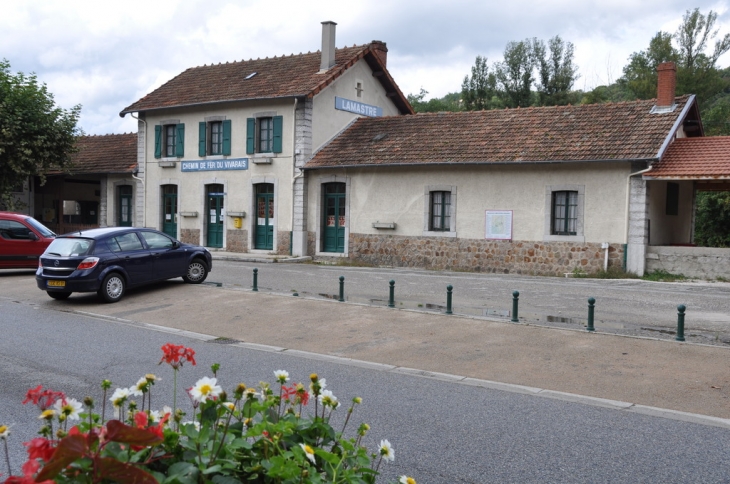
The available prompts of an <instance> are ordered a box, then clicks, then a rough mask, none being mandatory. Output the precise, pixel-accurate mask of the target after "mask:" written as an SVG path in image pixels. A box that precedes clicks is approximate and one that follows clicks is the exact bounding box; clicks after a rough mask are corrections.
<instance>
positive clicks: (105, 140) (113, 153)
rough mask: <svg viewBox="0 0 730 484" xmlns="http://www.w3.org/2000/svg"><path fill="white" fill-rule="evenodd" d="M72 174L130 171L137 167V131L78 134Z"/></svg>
mask: <svg viewBox="0 0 730 484" xmlns="http://www.w3.org/2000/svg"><path fill="white" fill-rule="evenodd" d="M76 146H77V147H78V148H79V151H78V152H77V153H74V154H73V155H72V157H71V158H72V160H73V165H72V167H71V169H70V170H69V171H70V172H71V174H72V175H80V174H92V173H93V174H106V173H132V172H133V171H134V170H135V169H136V168H137V133H125V134H105V135H100V136H79V138H78V139H77V141H76Z"/></svg>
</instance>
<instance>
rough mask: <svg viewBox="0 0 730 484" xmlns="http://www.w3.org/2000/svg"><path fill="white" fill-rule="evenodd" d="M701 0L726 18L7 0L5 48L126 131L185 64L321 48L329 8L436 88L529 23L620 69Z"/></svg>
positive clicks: (469, 2)
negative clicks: (151, 95) (129, 110)
mask: <svg viewBox="0 0 730 484" xmlns="http://www.w3.org/2000/svg"><path fill="white" fill-rule="evenodd" d="M695 7H699V8H700V10H701V12H702V13H704V14H706V13H707V12H709V11H710V10H714V11H715V12H717V13H718V27H719V29H720V33H721V34H725V33H728V32H730V10H729V5H728V1H727V0H725V1H717V0H695V2H694V3H692V4H689V3H687V1H686V0H684V1H681V0H611V1H605V0H533V1H527V0H508V1H494V0H490V1H485V0H464V1H462V0H450V1H447V0H370V1H367V2H362V1H343V0H333V1H330V0H322V1H320V0H310V1H308V2H302V1H296V0H294V1H290V0H283V1H277V0H268V1H264V0H247V1H225V0H218V1H215V2H213V1H210V0H185V1H182V0H180V1H175V0H145V1H139V0H123V1H117V2H106V1H98V0H94V1H85V0H65V1H63V2H59V1H57V0H33V1H30V0H14V1H12V2H11V1H6V2H3V11H2V14H1V15H0V58H5V59H7V60H8V61H9V62H10V64H11V70H12V71H21V72H25V73H30V72H35V73H36V74H37V76H38V78H39V79H40V80H41V81H42V82H45V83H46V84H47V85H48V88H49V89H50V91H51V92H53V93H54V95H55V99H56V102H57V103H58V104H59V105H60V106H62V107H64V108H70V107H71V106H74V105H76V104H81V105H82V116H81V121H80V124H81V127H82V129H83V130H84V131H85V132H86V133H88V134H106V133H123V132H131V131H135V130H136V122H135V121H134V120H132V119H131V118H130V116H127V117H126V118H124V119H122V118H120V117H119V112H120V111H121V110H122V109H123V108H125V107H126V106H128V105H130V104H132V103H133V102H134V101H136V100H138V99H139V98H141V97H142V96H144V95H145V94H147V93H148V92H150V91H151V90H153V89H155V88H157V87H159V86H160V85H161V84H163V83H164V82H166V81H168V80H169V79H171V78H172V77H174V76H175V75H177V74H179V73H180V72H182V71H183V70H185V69H186V68H188V67H193V66H198V65H203V64H210V63H218V62H226V61H234V60H241V59H250V58H256V57H267V56H275V55H288V54H291V53H294V54H297V53H299V52H307V51H316V50H319V48H320V46H321V31H322V27H321V25H320V22H322V21H324V20H332V21H334V22H337V34H336V37H337V46H338V47H343V46H351V45H354V44H364V43H367V42H369V41H371V40H382V41H384V42H386V43H387V45H388V49H389V52H388V69H389V70H390V72H391V74H392V75H393V77H394V79H395V80H396V82H397V83H398V85H399V86H400V88H401V90H402V91H403V92H404V93H406V94H409V93H418V92H419V90H420V89H421V88H424V89H425V90H427V91H428V92H429V96H428V97H427V98H430V97H441V96H443V95H445V94H447V93H449V92H455V91H459V90H460V89H461V82H462V80H463V78H464V76H465V75H466V74H468V73H469V70H470V68H471V66H472V65H473V64H474V59H475V58H476V56H477V55H482V56H486V57H488V59H489V61H490V63H491V62H493V61H499V60H501V56H502V52H503V51H504V47H505V44H506V43H507V42H509V41H513V40H523V39H525V38H528V37H537V38H538V39H543V40H545V41H547V40H548V39H549V38H550V37H553V36H555V35H560V36H561V37H562V38H563V40H566V41H570V42H572V43H573V44H574V45H575V63H576V64H577V66H578V68H579V74H580V79H579V80H578V82H577V83H576V85H575V87H576V88H578V89H591V88H593V87H595V86H597V85H600V84H606V83H609V82H612V81H615V80H616V79H617V78H618V77H620V75H621V69H622V67H623V66H624V65H625V64H626V60H627V58H628V57H629V55H630V54H631V53H632V52H636V51H639V50H643V49H646V47H647V46H648V45H649V40H650V39H651V37H652V36H653V35H654V34H655V33H656V32H657V31H659V30H663V31H668V32H672V33H674V32H675V31H676V29H677V27H678V26H679V24H680V22H681V20H682V15H683V14H684V13H685V11H686V10H687V9H688V8H695ZM720 65H721V66H722V67H726V66H728V65H730V55H726V56H725V57H724V58H722V59H721V60H720Z"/></svg>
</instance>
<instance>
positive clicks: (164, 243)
mask: <svg viewBox="0 0 730 484" xmlns="http://www.w3.org/2000/svg"><path fill="white" fill-rule="evenodd" d="M140 234H141V235H142V238H143V239H144V241H145V242H147V247H149V248H150V249H153V250H154V249H172V246H173V242H172V239H170V238H169V237H165V236H164V235H162V234H158V233H156V232H140Z"/></svg>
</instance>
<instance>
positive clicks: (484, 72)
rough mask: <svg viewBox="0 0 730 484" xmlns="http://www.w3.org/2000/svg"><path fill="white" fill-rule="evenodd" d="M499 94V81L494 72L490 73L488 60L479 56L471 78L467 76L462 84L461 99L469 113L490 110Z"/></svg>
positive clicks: (472, 69)
mask: <svg viewBox="0 0 730 484" xmlns="http://www.w3.org/2000/svg"><path fill="white" fill-rule="evenodd" d="M496 94H497V79H496V77H495V74H494V72H489V66H488V65H487V58H486V57H482V56H480V55H478V56H477V58H476V61H475V62H474V66H472V68H471V77H470V76H465V77H464V82H463V83H462V84H461V99H462V102H463V106H464V109H466V110H467V111H480V110H482V109H490V108H492V107H494V106H493V99H494V97H495V95H496Z"/></svg>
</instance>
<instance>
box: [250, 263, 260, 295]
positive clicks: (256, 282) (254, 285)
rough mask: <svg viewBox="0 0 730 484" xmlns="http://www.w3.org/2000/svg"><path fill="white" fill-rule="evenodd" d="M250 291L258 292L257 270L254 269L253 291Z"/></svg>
mask: <svg viewBox="0 0 730 484" xmlns="http://www.w3.org/2000/svg"><path fill="white" fill-rule="evenodd" d="M251 290H252V291H258V290H259V270H258V269H256V268H254V270H253V289H251Z"/></svg>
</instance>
